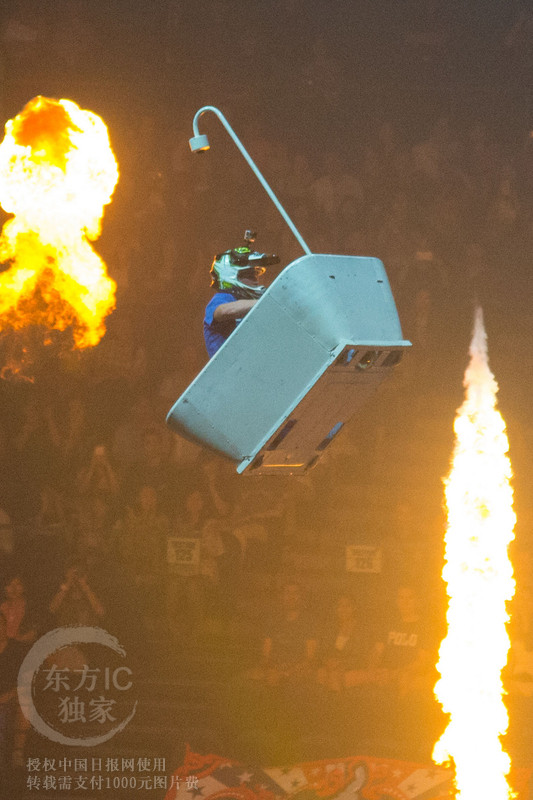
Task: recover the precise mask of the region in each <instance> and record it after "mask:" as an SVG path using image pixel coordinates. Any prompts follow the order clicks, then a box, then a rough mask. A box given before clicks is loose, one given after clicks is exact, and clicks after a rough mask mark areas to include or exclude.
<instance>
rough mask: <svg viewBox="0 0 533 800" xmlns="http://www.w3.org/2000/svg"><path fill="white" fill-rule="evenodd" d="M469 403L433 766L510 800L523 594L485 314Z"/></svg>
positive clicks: (451, 528) (451, 534) (469, 377)
mask: <svg viewBox="0 0 533 800" xmlns="http://www.w3.org/2000/svg"><path fill="white" fill-rule="evenodd" d="M464 386H465V400H464V402H463V405H462V406H461V408H460V409H459V410H458V412H457V416H456V419H455V424H454V430H455V448H454V453H453V459H452V466H451V470H450V473H449V475H448V477H447V479H446V481H445V495H446V506H447V512H448V525H447V531H446V536H445V562H446V563H445V566H444V569H443V573H442V574H443V579H444V581H445V582H446V584H447V594H448V612H447V622H448V631H447V635H446V638H445V639H444V640H443V641H442V643H441V647H440V652H439V663H438V664H437V669H438V671H439V673H440V675H441V677H440V679H439V680H438V682H437V684H436V686H435V694H436V696H437V698H438V700H439V701H440V703H441V704H442V707H443V709H444V711H445V712H446V713H447V714H449V722H448V726H447V728H446V730H445V731H444V733H443V735H442V737H441V738H440V740H439V741H438V742H437V744H436V745H435V748H434V751H433V758H434V760H435V761H436V762H437V763H439V764H442V763H445V762H450V761H452V762H453V764H454V766H455V782H456V789H457V794H456V797H457V798H460V800H479V798H480V797H482V798H483V800H506V798H509V797H511V796H512V792H511V790H510V788H509V784H508V782H507V777H506V776H507V775H508V773H509V770H510V764H511V762H510V758H509V756H508V754H507V753H506V752H505V751H504V750H503V747H502V743H501V736H502V735H503V734H504V733H505V732H506V730H507V726H508V714H507V709H506V707H505V705H504V702H503V694H504V690H503V685H502V677H501V673H502V669H503V668H504V666H505V664H506V662H507V654H508V650H509V644H510V643H509V636H508V634H507V628H506V624H507V622H508V621H509V614H508V611H507V602H508V601H510V600H511V598H512V596H513V594H514V579H513V569H512V564H511V562H510V559H509V555H508V546H509V544H510V542H511V541H512V540H513V538H514V533H513V529H514V524H515V515H514V512H513V506H512V501H513V493H512V488H511V483H510V481H511V476H512V472H511V463H510V460H509V457H508V449H509V445H508V440H507V435H506V432H505V422H504V420H503V418H502V416H501V414H500V412H499V411H498V410H497V408H496V393H497V391H498V385H497V383H496V381H495V379H494V376H493V374H492V372H491V370H490V368H489V364H488V355H487V337H486V333H485V329H484V326H483V315H482V312H481V309H478V310H477V311H476V317H475V325H474V333H473V337H472V343H471V345H470V363H469V365H468V368H467V370H466V373H465V378H464Z"/></svg>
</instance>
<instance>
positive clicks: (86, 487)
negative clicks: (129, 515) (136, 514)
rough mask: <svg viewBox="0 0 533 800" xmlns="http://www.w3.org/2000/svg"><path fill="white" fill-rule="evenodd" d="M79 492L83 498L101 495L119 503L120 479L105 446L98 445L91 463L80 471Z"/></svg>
mask: <svg viewBox="0 0 533 800" xmlns="http://www.w3.org/2000/svg"><path fill="white" fill-rule="evenodd" d="M78 491H79V493H80V495H81V497H82V498H85V497H91V496H95V495H100V496H102V497H105V498H107V499H108V500H109V501H113V502H115V503H118V501H119V493H120V484H119V479H118V475H117V473H116V471H115V469H114V467H113V466H112V464H111V460H110V457H109V454H108V452H107V448H106V447H105V445H103V444H99V445H96V447H95V448H94V450H93V452H92V455H91V458H90V461H89V463H88V464H87V465H86V466H84V467H82V469H81V470H80V472H79V474H78Z"/></svg>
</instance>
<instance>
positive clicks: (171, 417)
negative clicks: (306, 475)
mask: <svg viewBox="0 0 533 800" xmlns="http://www.w3.org/2000/svg"><path fill="white" fill-rule="evenodd" d="M409 346H410V342H408V341H406V340H405V339H403V338H402V331H401V327H400V322H399V319H398V314H397V311H396V306H395V303H394V298H393V296H392V292H391V289H390V286H389V281H388V279H387V275H386V272H385V269H384V267H383V264H382V262H381V261H380V260H379V259H377V258H365V257H358V256H343V255H324V254H308V255H305V256H302V257H301V258H299V259H297V260H296V261H293V262H292V263H291V264H289V265H288V266H287V267H286V268H285V269H284V270H283V271H282V272H281V273H280V275H279V276H278V277H277V278H276V279H275V280H274V282H273V283H272V284H271V286H270V287H269V288H268V289H267V290H266V292H265V293H264V294H263V296H262V297H261V298H260V300H259V301H258V302H257V303H256V305H255V306H254V307H253V309H252V310H251V311H250V312H249V313H248V314H247V316H246V317H245V318H244V319H243V320H242V322H241V323H240V324H239V325H238V326H237V328H236V329H235V331H234V332H233V333H232V334H231V336H230V337H229V339H227V341H226V342H225V343H224V344H223V346H222V347H221V348H220V350H219V351H218V352H217V353H216V354H215V355H214V356H213V358H212V359H211V360H210V361H209V362H208V363H207V364H206V366H205V367H204V369H203V370H202V372H201V373H200V374H199V375H198V376H197V378H196V379H195V380H194V381H193V382H192V384H191V385H190V386H189V387H188V388H187V389H186V391H185V392H184V393H183V394H182V395H181V397H180V398H179V399H178V400H177V402H176V403H175V405H174V406H173V407H172V409H171V410H170V412H169V414H168V416H167V422H168V424H169V425H170V427H171V428H172V429H173V430H174V431H176V432H177V433H179V434H181V435H183V436H185V437H187V438H190V439H193V440H195V441H197V442H201V443H202V444H204V445H205V446H207V447H209V448H212V449H214V450H216V451H217V452H219V453H222V454H224V455H225V456H227V457H228V458H230V459H232V460H233V461H234V462H236V465H237V471H238V472H244V471H246V472H247V473H254V474H275V473H280V472H281V473H301V472H305V471H306V470H308V469H310V468H311V467H312V466H314V465H315V464H316V462H317V461H318V459H319V458H320V456H321V455H322V454H323V453H324V451H325V450H326V448H327V447H328V446H329V444H330V443H331V442H332V441H333V439H334V437H335V436H336V435H337V433H338V432H339V431H340V429H341V428H342V427H343V426H344V425H345V423H346V422H348V420H349V419H350V417H352V416H353V414H354V413H355V411H356V410H357V409H358V408H359V407H360V406H361V405H362V404H363V403H364V402H365V401H366V400H367V399H368V397H369V396H370V395H371V394H372V393H373V392H374V391H375V390H376V389H377V387H378V385H379V384H380V383H381V382H382V381H383V380H384V379H385V378H386V377H387V376H388V375H389V374H390V373H391V371H392V369H393V367H394V366H395V365H396V364H397V363H398V361H399V360H400V358H401V355H402V351H403V350H404V349H405V348H407V347H409Z"/></svg>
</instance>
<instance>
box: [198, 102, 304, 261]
mask: <svg viewBox="0 0 533 800" xmlns="http://www.w3.org/2000/svg"><path fill="white" fill-rule="evenodd" d="M207 111H212V112H213V114H216V116H217V117H218V118H219V120H220V121H221V123H222V124H223V126H224V127H225V129H226V130H227V132H228V133H229V135H230V136H231V138H232V139H233V141H234V142H235V144H236V145H237V147H238V148H239V150H240V151H241V153H242V155H243V156H244V158H245V159H246V161H247V162H248V165H249V166H250V167H251V169H252V170H253V172H254V173H255V175H256V177H257V178H258V180H259V181H260V183H261V185H262V187H263V189H264V190H265V191H266V193H267V194H268V196H269V197H270V199H271V200H272V202H273V203H274V205H275V206H276V208H277V209H278V211H279V213H280V214H281V216H282V217H283V219H284V220H285V222H286V223H287V225H288V226H289V228H290V229H291V231H292V232H293V233H294V235H295V236H296V238H297V239H298V242H299V243H300V245H301V247H302V249H303V250H304V252H305V253H307V255H311V250H310V249H309V247H308V246H307V244H306V243H305V241H304V240H303V238H302V236H301V234H300V232H299V231H298V229H297V227H296V225H295V224H294V222H293V221H292V220H291V218H290V217H289V215H288V214H287V212H286V211H285V209H284V208H283V206H282V205H281V203H280V202H279V200H278V198H277V197H276V195H275V194H274V192H273V191H272V189H271V188H270V186H269V185H268V183H267V182H266V180H265V179H264V178H263V176H262V175H261V173H260V172H259V169H258V168H257V166H256V164H255V163H254V162H253V161H252V159H251V157H250V155H249V154H248V152H247V150H246V149H245V148H244V145H243V144H242V142H241V141H240V139H239V138H238V136H237V134H236V133H235V131H234V130H233V128H232V127H231V125H230V124H229V122H228V121H227V119H226V117H225V116H224V114H223V113H222V112H221V111H219V109H218V108H215V106H204V107H203V108H200V109H199V110H198V111H197V112H196V114H195V115H194V120H193V123H192V129H193V133H194V137H193V138H192V139H190V140H189V144H190V147H191V150H192V151H193V153H194V152H199V151H201V150H209V141H208V138H207V136H205V135H204V134H201V133H200V132H199V130H198V120H199V119H200V117H201V116H202V114H205V113H206V112H207Z"/></svg>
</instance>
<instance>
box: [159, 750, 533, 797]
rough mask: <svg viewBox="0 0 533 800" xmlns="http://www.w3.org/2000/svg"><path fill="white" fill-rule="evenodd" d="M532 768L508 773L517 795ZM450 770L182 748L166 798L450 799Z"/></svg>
mask: <svg viewBox="0 0 533 800" xmlns="http://www.w3.org/2000/svg"><path fill="white" fill-rule="evenodd" d="M531 772H532V770H530V769H517V770H514V772H513V774H512V775H511V778H512V781H511V783H512V786H513V788H514V791H515V792H516V794H517V797H518V798H519V800H520V798H524V800H525V799H526V798H527V797H529V793H528V784H529V780H530V777H531ZM453 795H454V788H453V772H452V770H451V769H448V768H445V767H434V766H427V765H422V764H416V763H412V762H407V761H395V760H393V759H386V758H373V757H368V756H354V757H351V758H342V759H327V760H324V761H312V762H311V761H310V762H306V763H303V764H293V765H290V766H286V767H275V768H257V767H253V766H250V765H247V764H242V763H239V762H237V761H231V760H228V759H227V758H224V757H222V756H218V755H212V754H211V755H202V754H200V753H194V752H193V751H192V750H190V749H189V748H187V752H186V754H185V760H184V763H183V765H182V766H181V767H179V768H178V769H177V770H176V772H175V773H174V776H173V780H172V786H171V788H170V790H169V791H168V792H167V794H166V797H165V800H289V799H290V800H292V799H293V798H294V800H383V799H384V798H394V800H449V799H450V798H451V797H453Z"/></svg>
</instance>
